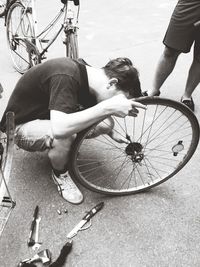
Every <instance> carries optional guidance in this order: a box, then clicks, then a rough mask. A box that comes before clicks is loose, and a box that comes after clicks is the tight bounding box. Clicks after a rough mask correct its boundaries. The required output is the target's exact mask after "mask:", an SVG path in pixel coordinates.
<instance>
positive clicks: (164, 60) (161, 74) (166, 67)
mask: <svg viewBox="0 0 200 267" xmlns="http://www.w3.org/2000/svg"><path fill="white" fill-rule="evenodd" d="M179 55H180V52H179V51H177V50H174V49H172V48H169V47H165V49H164V51H163V54H162V55H161V57H160V59H159V62H158V65H157V68H156V73H155V76H154V81H153V89H152V90H150V91H148V95H149V96H154V95H159V93H160V88H161V86H162V85H163V83H164V82H165V80H166V79H167V77H168V76H169V75H170V74H171V72H172V71H173V69H174V67H175V65H176V61H177V58H178V56H179Z"/></svg>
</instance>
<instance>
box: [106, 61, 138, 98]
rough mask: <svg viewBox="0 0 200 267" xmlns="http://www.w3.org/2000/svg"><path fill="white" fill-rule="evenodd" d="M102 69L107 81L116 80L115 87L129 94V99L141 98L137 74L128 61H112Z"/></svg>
mask: <svg viewBox="0 0 200 267" xmlns="http://www.w3.org/2000/svg"><path fill="white" fill-rule="evenodd" d="M103 69H104V71H105V74H106V75H107V77H108V78H109V79H111V78H116V79H117V80H118V83H117V85H116V86H117V88H118V89H119V90H122V91H124V92H129V94H130V96H131V97H140V96H142V92H141V87H140V80H139V73H138V70H137V69H136V68H135V67H134V66H133V63H132V62H131V60H130V59H128V58H126V57H119V58H116V59H112V60H110V61H109V62H108V63H107V64H106V65H105V66H104V67H103Z"/></svg>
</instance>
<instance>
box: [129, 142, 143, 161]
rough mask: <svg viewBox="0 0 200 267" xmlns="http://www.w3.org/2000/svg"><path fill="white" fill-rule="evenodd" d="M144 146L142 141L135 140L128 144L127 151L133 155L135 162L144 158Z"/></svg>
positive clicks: (132, 158)
mask: <svg viewBox="0 0 200 267" xmlns="http://www.w3.org/2000/svg"><path fill="white" fill-rule="evenodd" d="M142 149H143V146H142V145H141V144H140V143H137V142H133V143H130V144H128V145H127V147H126V149H125V152H126V154H127V155H128V156H130V157H131V160H132V161H133V162H141V161H142V160H143V158H144V154H143V153H142Z"/></svg>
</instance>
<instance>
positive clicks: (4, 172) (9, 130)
mask: <svg viewBox="0 0 200 267" xmlns="http://www.w3.org/2000/svg"><path fill="white" fill-rule="evenodd" d="M14 131H15V124H14V113H13V112H8V113H7V114H6V132H5V133H3V132H0V203H1V202H2V200H3V198H4V196H5V194H6V195H7V196H9V194H8V193H9V192H8V187H7V185H8V182H9V179H10V174H11V170H12V161H13V154H14Z"/></svg>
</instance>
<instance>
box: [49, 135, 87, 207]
mask: <svg viewBox="0 0 200 267" xmlns="http://www.w3.org/2000/svg"><path fill="white" fill-rule="evenodd" d="M75 137H76V136H75V135H74V136H71V137H70V138H67V139H55V138H54V139H53V142H52V144H51V149H49V152H48V156H49V159H50V161H51V165H52V168H53V173H52V178H53V180H54V182H55V184H56V185H57V188H58V192H59V194H60V195H61V196H62V197H63V198H64V199H66V200H67V201H68V202H70V203H73V204H79V203H81V202H82V201H83V195H82V193H81V191H80V190H79V188H78V187H77V186H76V184H75V183H74V182H73V180H72V179H71V177H70V174H69V172H68V161H69V154H70V150H71V145H72V143H73V141H74V139H75Z"/></svg>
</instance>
